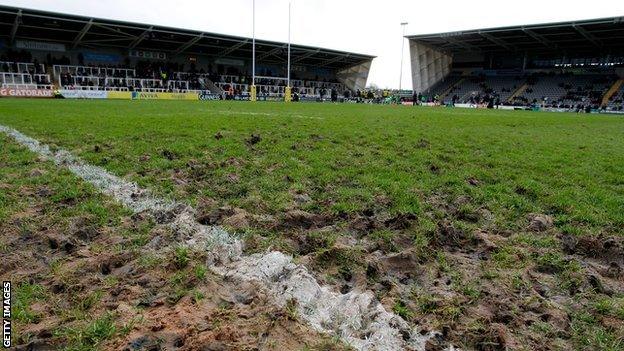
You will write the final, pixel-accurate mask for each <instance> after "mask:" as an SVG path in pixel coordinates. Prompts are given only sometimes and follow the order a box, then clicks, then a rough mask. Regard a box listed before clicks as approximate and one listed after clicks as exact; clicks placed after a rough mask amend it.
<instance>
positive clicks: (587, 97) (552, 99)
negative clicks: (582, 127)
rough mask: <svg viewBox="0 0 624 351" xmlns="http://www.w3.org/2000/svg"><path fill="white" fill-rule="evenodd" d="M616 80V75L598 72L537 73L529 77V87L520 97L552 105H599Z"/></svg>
mask: <svg viewBox="0 0 624 351" xmlns="http://www.w3.org/2000/svg"><path fill="white" fill-rule="evenodd" d="M614 81H615V78H614V77H610V76H606V75H596V74H585V75H572V74H559V75H554V74H548V75H536V76H531V77H530V78H529V79H528V83H529V88H528V89H527V90H526V91H525V92H524V94H522V95H521V97H520V98H525V99H526V100H527V101H528V102H529V103H538V104H544V105H546V106H552V107H566V108H569V107H574V106H576V105H578V104H582V105H588V104H589V105H593V106H599V105H600V103H601V101H600V100H601V98H602V96H603V95H604V94H605V93H606V91H607V90H608V89H609V87H610V86H611V85H612V84H613V82H614Z"/></svg>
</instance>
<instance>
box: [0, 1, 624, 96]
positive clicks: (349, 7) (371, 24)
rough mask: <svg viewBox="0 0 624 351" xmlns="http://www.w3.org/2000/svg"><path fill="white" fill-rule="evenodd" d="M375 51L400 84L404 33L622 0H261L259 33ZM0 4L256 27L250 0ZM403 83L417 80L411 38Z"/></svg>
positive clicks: (580, 13) (581, 12)
mask: <svg viewBox="0 0 624 351" xmlns="http://www.w3.org/2000/svg"><path fill="white" fill-rule="evenodd" d="M289 1H290V2H291V3H292V42H293V43H296V44H302V45H310V46H317V47H323V48H329V49H336V50H344V51H351V52H357V53H362V54H370V55H374V56H377V58H376V59H375V60H374V61H373V66H372V68H371V72H370V75H369V81H368V82H369V84H375V85H376V86H378V87H380V88H398V87H399V77H400V67H401V65H400V63H401V46H402V41H403V37H402V29H401V25H400V24H401V22H408V23H409V24H408V25H407V27H406V34H407V35H412V34H427V33H438V32H449V31H459V30H466V29H478V28H488V27H497V26H508V25H522V24H534V23H545V22H557V21H571V20H580V19H593V18H602V17H613V16H624V1H621V0H593V1H579V0H515V1H507V0H498V1H495V0H468V1H466V0H463V1H459V0H441V1H419V0H385V1H382V0H256V37H257V38H260V39H267V40H274V41H283V42H286V41H287V40H288V3H289ZM0 4H3V5H9V6H17V7H25V8H32V9H39V10H48V11H54V12H60V13H69V14H78V15H86V16H94V17H100V18H107V19H116V20H124V21H132V22H141V23H149V24H156V25H164V26H171V27H178V28H185V29H195V30H201V31H206V32H213V33H223V34H230V35H239V36H248V37H251V34H252V25H251V23H252V21H251V19H252V0H203V1H201V0H175V1H171V0H8V1H7V0H0ZM403 57H404V65H403V67H404V68H403V80H402V81H403V84H402V87H403V88H408V89H409V88H411V86H412V83H411V72H410V65H409V60H410V59H409V48H408V45H407V41H406V42H405V51H404V56H403Z"/></svg>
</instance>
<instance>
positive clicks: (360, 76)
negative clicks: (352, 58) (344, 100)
mask: <svg viewBox="0 0 624 351" xmlns="http://www.w3.org/2000/svg"><path fill="white" fill-rule="evenodd" d="M372 63H373V61H372V60H371V61H366V62H364V63H361V64H359V65H357V66H353V67H350V68H347V69H345V70H342V71H340V72H337V73H336V77H337V78H338V81H339V82H340V83H342V84H344V85H345V86H346V87H347V88H348V89H351V90H352V91H356V90H364V89H365V88H366V82H367V81H368V74H369V73H370V68H371V64H372Z"/></svg>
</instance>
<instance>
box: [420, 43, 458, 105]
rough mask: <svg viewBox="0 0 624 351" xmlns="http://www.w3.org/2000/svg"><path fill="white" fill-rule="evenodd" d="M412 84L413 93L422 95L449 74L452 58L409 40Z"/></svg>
mask: <svg viewBox="0 0 624 351" xmlns="http://www.w3.org/2000/svg"><path fill="white" fill-rule="evenodd" d="M410 55H411V63H412V84H413V87H414V91H415V92H420V93H424V92H426V91H427V90H429V89H430V88H431V87H433V86H434V85H435V84H436V83H438V82H440V81H441V80H442V79H444V77H446V76H447V75H449V74H450V73H451V66H452V64H453V57H452V56H451V55H449V54H446V53H443V52H441V51H439V50H435V49H434V48H432V47H430V46H428V45H425V44H423V43H420V42H418V41H415V40H410Z"/></svg>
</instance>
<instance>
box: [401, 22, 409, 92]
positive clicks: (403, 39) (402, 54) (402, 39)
mask: <svg viewBox="0 0 624 351" xmlns="http://www.w3.org/2000/svg"><path fill="white" fill-rule="evenodd" d="M408 24H409V23H407V22H401V28H403V35H402V36H401V68H400V73H399V93H400V92H401V88H402V85H403V56H405V54H404V52H405V27H406V26H407V25H408Z"/></svg>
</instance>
